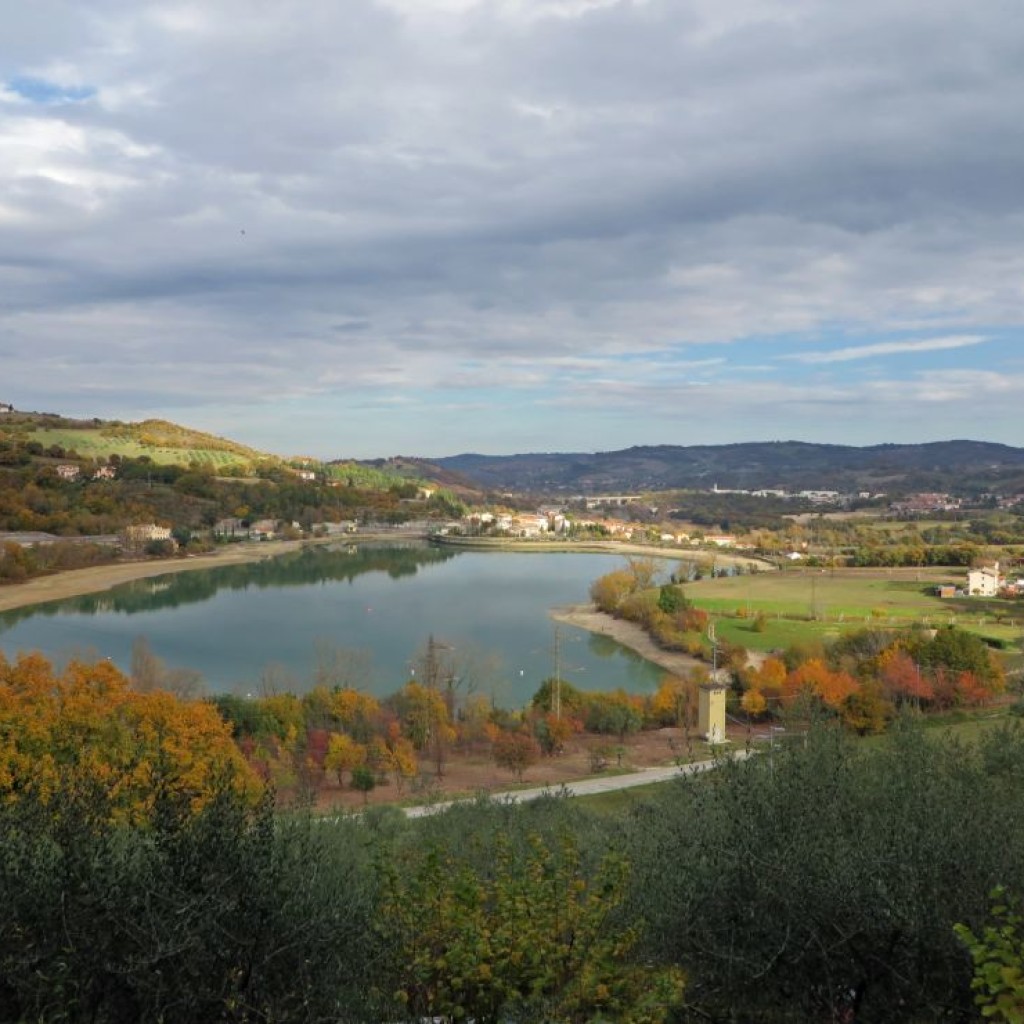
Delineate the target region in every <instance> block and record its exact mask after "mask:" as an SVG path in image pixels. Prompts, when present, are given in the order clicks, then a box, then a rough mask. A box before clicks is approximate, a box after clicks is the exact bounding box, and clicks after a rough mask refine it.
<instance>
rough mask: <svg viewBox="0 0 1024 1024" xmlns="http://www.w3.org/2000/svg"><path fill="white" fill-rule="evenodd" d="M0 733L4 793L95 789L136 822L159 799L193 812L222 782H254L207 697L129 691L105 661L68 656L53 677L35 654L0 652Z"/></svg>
mask: <svg viewBox="0 0 1024 1024" xmlns="http://www.w3.org/2000/svg"><path fill="white" fill-rule="evenodd" d="M0 737H2V741H0V794H2V795H4V796H6V797H7V798H8V799H13V800H17V799H20V798H21V797H22V796H23V795H25V794H28V793H31V794H32V795H33V798H34V799H37V800H39V801H40V802H41V803H43V804H46V803H47V802H49V801H51V800H53V799H54V798H55V797H56V795H57V794H58V793H59V792H61V791H62V790H66V791H72V792H74V791H78V790H82V791H86V790H94V789H95V790H98V791H99V792H101V793H102V794H103V804H104V806H105V808H106V811H105V813H106V814H109V815H110V816H111V817H113V818H117V819H123V820H127V821H146V820H148V819H149V818H150V817H151V816H152V815H153V814H154V812H155V811H156V810H157V809H158V808H159V807H169V806H174V807H176V808H178V809H179V810H180V811H182V812H187V813H194V812H196V811H197V810H199V809H201V808H202V806H203V805H204V804H205V802H206V801H207V800H208V799H210V797H211V794H212V793H213V792H214V791H215V789H216V788H217V787H218V786H223V785H225V784H227V785H229V786H230V787H232V788H233V789H235V790H237V791H238V792H240V793H247V794H250V795H252V796H255V794H256V793H257V792H258V789H259V786H258V784H257V782H256V779H255V777H254V776H253V774H252V772H251V771H250V770H249V768H248V766H247V765H246V763H245V761H244V759H243V758H242V756H241V754H240V752H239V751H238V748H237V747H236V746H235V744H234V742H233V741H232V738H231V730H230V727H229V726H228V724H227V723H226V722H225V721H224V720H223V719H222V718H221V717H220V715H219V714H218V713H217V710H216V709H215V708H214V707H213V706H212V705H210V704H207V703H205V702H200V701H181V700H179V699H178V698H176V697H175V696H173V695H172V694H170V693H166V692H162V691H155V692H153V693H136V692H135V691H133V690H132V689H131V687H130V685H129V681H128V679H127V678H126V677H125V676H123V675H122V674H121V673H120V672H119V671H118V669H117V668H116V667H115V666H114V665H112V664H111V663H110V662H108V661H101V662H97V663H96V664H92V665H90V664H85V663H83V662H79V661H72V662H70V663H69V664H68V666H67V668H66V669H65V670H64V672H63V673H62V674H61V675H59V676H58V675H55V674H54V672H53V670H52V668H51V666H50V664H49V662H48V661H47V660H46V659H45V658H43V657H42V656H41V655H38V654H30V655H23V656H21V657H19V659H18V660H17V661H16V662H14V663H10V662H8V661H6V659H4V658H3V656H2V655H0Z"/></svg>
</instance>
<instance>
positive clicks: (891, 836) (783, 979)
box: [628, 729, 1024, 1024]
mask: <svg viewBox="0 0 1024 1024" xmlns="http://www.w3.org/2000/svg"><path fill="white" fill-rule="evenodd" d="M1022 784H1024V731H1022V730H1020V729H1012V730H1011V729H1006V730H1000V731H999V732H998V733H997V734H993V735H990V736H988V737H987V738H986V739H985V740H984V741H982V742H980V743H979V745H978V746H977V747H970V746H963V745H960V744H958V743H956V742H954V741H953V740H949V739H945V738H940V739H930V738H928V737H927V736H926V735H924V734H922V733H920V732H918V731H908V730H899V731H898V733H897V735H896V736H894V737H892V738H891V740H887V742H886V743H885V744H884V745H882V746H878V747H868V746H865V745H863V744H862V745H859V746H855V745H853V744H852V743H851V742H850V741H849V740H847V739H845V738H844V737H842V736H841V735H839V734H838V733H837V732H834V731H831V730H824V729H823V730H819V731H816V732H814V733H813V734H812V735H811V736H810V737H809V739H808V743H807V746H806V749H805V748H804V747H803V746H802V745H797V746H796V748H794V749H790V750H787V751H779V750H776V751H775V753H774V755H773V756H772V757H768V756H762V757H760V758H755V759H753V760H752V761H750V762H747V763H742V764H731V763H730V764H723V765H722V767H721V769H720V770H719V771H718V772H715V773H712V774H711V775H709V776H707V777H705V778H701V779H694V780H693V781H689V782H684V783H679V784H678V785H673V787H672V789H671V791H670V792H669V793H668V794H667V795H666V796H665V797H664V798H663V799H661V800H659V801H657V802H656V803H653V804H652V805H651V806H650V807H649V808H648V809H646V810H645V811H643V812H641V813H640V814H638V815H637V817H636V818H635V819H634V821H633V822H632V824H631V826H630V832H631V834H630V837H629V839H628V846H629V847H631V849H632V853H631V855H632V857H633V859H634V862H635V864H636V873H635V878H634V884H633V887H632V895H631V900H630V902H629V905H628V913H630V914H631V915H632V916H634V918H646V919H647V920H648V921H649V922H650V931H649V942H650V944H651V947H650V948H651V949H653V950H656V951H657V952H658V953H659V954H660V955H663V956H666V957H668V958H670V959H671V960H672V961H674V962H675V963H676V964H678V965H679V966H680V967H681V968H682V969H683V970H684V971H685V972H686V975H687V979H688V981H687V1001H688V1004H689V1005H690V1006H691V1007H692V1009H693V1012H692V1015H691V1016H690V1017H687V1016H685V1015H684V1019H693V1020H702V1021H707V1020H713V1021H744V1022H768V1021H771V1022H773V1024H777V1022H783V1021H793V1022H796V1021H815V1020H820V1021H828V1020H838V1019H845V1020H857V1021H861V1020H863V1021H887V1022H889V1021H892V1022H898V1021H913V1022H914V1024H922V1022H926V1021H931V1020H940V1019H942V1020H948V1019H950V1017H951V1016H952V1017H953V1018H956V1019H968V1015H969V1013H970V1008H971V993H970V977H971V971H970V962H969V958H968V957H967V955H966V953H965V950H964V949H963V947H962V946H961V944H960V943H959V942H958V941H957V940H956V938H955V937H954V933H953V926H954V924H955V923H956V922H958V921H962V922H967V923H968V924H976V923H977V922H979V921H982V920H983V919H984V915H985V912H986V908H987V897H988V893H989V891H990V889H991V888H992V887H993V885H995V884H996V883H998V882H999V881H1001V880H1003V879H1006V878H1019V875H1020V870H1021V865H1022V864H1024V807H1022V802H1021V801H1020V799H1019V793H1020V791H1021V786H1022Z"/></svg>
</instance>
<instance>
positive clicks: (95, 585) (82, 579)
mask: <svg viewBox="0 0 1024 1024" xmlns="http://www.w3.org/2000/svg"><path fill="white" fill-rule="evenodd" d="M421 539H423V538H422V536H421V535H419V534H417V535H416V536H414V537H413V536H410V535H408V534H406V535H398V536H396V535H394V534H390V533H388V534H385V533H365V534H362V535H358V536H355V535H353V536H344V537H312V538H304V539H303V540H271V541H248V542H244V543H241V544H228V545H226V546H225V547H223V548H222V549H220V550H218V551H216V552H212V553H210V554H206V555H186V556H185V557H184V558H158V559H153V560H152V561H145V562H114V563H110V564H108V565H92V566H88V567H87V568H85V569H66V570H64V571H63V572H55V573H53V574H51V575H49V576H36V577H35V578H34V579H31V580H26V581H25V582H24V583H10V584H7V585H5V586H3V587H0V612H9V611H13V610H14V609H16V608H24V607H25V606H26V605H31V604H45V603H48V602H50V601H63V600H64V599H65V598H68V597H81V596H82V595H83V594H98V593H101V592H102V591H104V590H110V589H111V588H112V587H116V586H118V585H119V584H121V583H131V582H132V581H134V580H143V579H148V578H149V577H151V576H169V575H172V574H177V573H179V572H191V571H193V570H196V569H216V568H217V567H218V566H222V565H245V564H248V563H251V562H261V561H263V560H264V559H267V558H277V557H279V556H281V555H287V554H290V553H291V552H293V551H298V550H300V549H301V548H303V547H306V546H307V545H310V544H331V543H339V542H342V543H348V544H354V543H359V542H361V541H366V542H371V543H379V542H380V541H389V542H390V541H398V540H403V541H404V540H421Z"/></svg>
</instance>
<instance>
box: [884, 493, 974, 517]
mask: <svg viewBox="0 0 1024 1024" xmlns="http://www.w3.org/2000/svg"><path fill="white" fill-rule="evenodd" d="M960 505H961V502H960V499H959V498H954V497H953V496H952V495H951V494H937V493H928V494H910V495H907V497H906V498H904V499H903V500H902V501H894V502H892V503H891V504H890V505H889V511H890V512H895V513H896V514H897V515H925V514H927V513H928V512H953V511H955V510H956V509H958V508H960Z"/></svg>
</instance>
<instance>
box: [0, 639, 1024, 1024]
mask: <svg viewBox="0 0 1024 1024" xmlns="http://www.w3.org/2000/svg"><path fill="white" fill-rule="evenodd" d="M4 671H5V676H4V680H3V682H2V683H0V694H2V695H3V698H4V701H5V704H4V708H5V711H4V715H3V717H2V719H0V745H2V746H3V749H4V752H5V755H4V756H5V758H6V760H5V761H4V765H5V767H4V769H3V779H4V790H3V793H2V794H0V901H2V905H3V906H4V914H3V916H2V918H0V1019H3V1020H32V1021H39V1022H50V1021H55V1022H56V1021H60V1022H77V1021H90V1022H96V1024H108V1022H110V1024H114V1022H117V1024H120V1022H122V1021H124V1022H128V1021H137V1020H174V1021H176V1022H182V1024H190V1022H197V1024H198V1022H206V1021H212V1020H225V1021H237V1022H243V1021H244V1022H257V1021H259V1022H269V1021H283V1020H288V1021H295V1020H297V1021H339V1022H345V1021H351V1022H356V1021H359V1022H362V1021H366V1022H371V1021H373V1022H379V1021H382V1020H387V1021H394V1022H402V1021H418V1020H423V1019H425V1018H438V1019H441V1020H469V1019H475V1020H478V1021H524V1022H525V1021H534V1020H545V1021H565V1022H581V1024H582V1022H584V1021H600V1020H606V1021H636V1022H642V1021H662V1020H664V1021H703V1022H707V1021H711V1022H719V1024H727V1022H737V1021H744V1022H749V1024H787V1022H790V1021H792V1022H794V1024H795V1022H806V1021H812V1022H814V1021H820V1022H821V1024H826V1022H832V1021H837V1020H845V1021H887V1022H897V1024H899V1022H908V1024H910V1022H913V1024H925V1022H929V1021H940V1020H942V1021H949V1020H956V1021H964V1022H966V1021H968V1020H970V1019H972V1014H973V1012H974V1011H973V997H974V993H973V992H972V987H971V981H972V962H971V953H970V952H969V951H968V949H967V947H966V946H965V945H964V944H963V943H962V942H961V939H960V938H958V937H957V932H956V931H954V926H955V925H958V924H959V925H962V926H963V927H962V928H960V929H958V931H959V934H960V936H961V937H962V938H963V940H964V941H966V942H971V941H972V938H971V937H972V936H978V937H979V938H978V939H977V941H976V943H975V946H974V947H972V949H975V954H974V955H975V957H976V958H979V962H981V963H983V964H984V963H987V962H988V959H986V958H987V957H990V955H991V956H996V957H1002V958H1003V960H1002V961H1001V962H1004V963H1005V962H1006V960H1005V958H1006V957H1007V956H1009V957H1010V959H1011V960H1012V954H1013V953H1014V950H1015V949H1016V948H1017V947H1016V945H1014V943H1015V942H1016V939H1015V938H1014V937H1013V935H1008V934H1006V933H1005V931H999V927H1001V925H1006V924H1010V925H1012V924H1013V922H1012V921H1010V920H1009V919H1003V920H1002V921H1001V923H1000V922H998V921H997V925H996V926H991V925H990V920H989V917H988V912H989V893H990V892H991V891H992V889H993V887H995V886H996V885H999V884H1003V885H1006V886H1008V887H1010V888H1011V889H1016V890H1019V889H1020V888H1021V885H1022V881H1024V880H1022V879H1021V870H1022V869H1021V865H1022V864H1024V805H1022V804H1021V801H1019V800H1018V799H1016V798H1015V794H1017V793H1019V792H1020V788H1021V785H1022V784H1024V730H1022V729H1021V728H1019V727H1017V728H1013V727H1006V728H1002V729H994V730H989V731H988V732H987V733H986V734H985V737H984V739H983V740H981V741H979V742H978V744H977V745H976V746H965V745H961V744H959V743H957V742H955V741H954V740H951V739H948V738H942V737H939V738H931V737H929V735H928V734H926V733H923V732H921V731H920V730H918V729H914V728H911V727H909V726H904V725H901V726H900V727H899V728H898V729H897V730H896V731H895V732H894V733H893V735H892V736H891V738H888V739H887V740H886V741H885V742H884V743H883V744H881V745H878V744H872V745H855V744H854V743H853V742H852V741H851V740H849V739H847V738H846V737H845V736H844V735H843V734H842V733H840V732H838V731H836V730H834V729H831V728H828V727H826V726H819V727H816V728H813V729H812V730H811V731H810V733H809V734H808V736H807V737H806V739H805V740H804V741H802V742H797V743H794V744H785V745H782V746H778V747H776V748H774V749H773V750H772V751H771V752H766V753H765V754H764V755H762V756H761V757H758V758H753V759H751V760H749V761H746V762H742V763H733V762H723V763H722V764H721V765H720V766H719V769H718V770H717V771H716V772H713V773H710V774H707V775H703V776H699V777H694V778H691V779H688V780H685V781H680V782H678V783H673V784H669V785H666V786H665V787H663V788H662V789H661V790H659V791H658V793H657V794H656V795H654V796H651V797H649V798H647V800H646V801H645V802H641V803H639V804H637V805H636V806H635V809H634V810H633V811H632V812H627V813H623V814H621V815H620V816H619V817H617V818H614V819H611V818H604V817H599V816H598V814H597V812H594V811H588V810H586V809H585V808H583V807H581V806H579V805H578V804H575V803H573V802H570V801H566V800H564V799H559V798H549V799H546V800H542V801H540V802H538V803H536V804H533V805H526V806H514V805H510V804H503V803H489V802H476V803H471V804H466V805H462V806H457V807H455V808H453V809H452V810H450V811H448V812H446V813H440V814H436V815H434V816H431V817H428V818H425V819H421V820H416V821H413V820H408V819H406V818H405V817H404V816H403V815H402V814H401V813H400V812H399V811H397V810H394V809H389V808H379V809H371V810H369V811H367V812H366V815H365V817H363V818H362V819H353V818H350V819H340V820H338V819H334V820H330V821H322V820H321V821H316V820H314V819H310V818H309V817H307V816H306V815H305V814H302V813H292V814H281V813H275V811H274V810H273V808H272V806H271V803H270V802H269V800H263V801H260V800H254V799H253V795H252V793H251V792H250V791H249V789H248V788H247V787H241V788H240V787H239V786H237V785H234V784H232V783H231V779H232V778H233V776H231V775H230V774H226V773H224V772H212V771H211V772H206V773H205V774H204V775H203V780H202V781H203V786H202V789H201V793H202V798H201V799H199V800H197V799H195V798H194V794H193V793H192V790H191V788H189V787H188V786H187V785H186V782H187V771H186V768H187V765H188V764H190V763H193V762H194V761H195V759H196V758H197V757H199V756H200V755H202V753H203V751H204V750H206V749H207V747H208V740H207V739H204V738H203V734H202V733H198V734H197V733H194V732H187V733H186V732H182V731H181V730H170V731H167V732H166V733H165V734H164V739H165V740H166V743H163V744H160V745H158V746H156V747H154V746H153V739H152V737H151V736H150V733H149V732H147V730H146V728H144V722H145V720H146V719H147V718H150V719H152V720H153V721H154V723H166V718H165V717H161V716H160V714H159V713H157V714H150V713H145V714H144V713H143V711H142V708H143V707H145V704H144V702H143V703H142V704H140V705H139V707H138V709H136V711H135V712H134V713H133V714H131V715H128V716H127V718H126V717H125V712H124V711H123V710H122V711H119V710H117V709H118V708H121V709H126V708H128V707H132V708H134V707H135V701H134V698H130V697H129V695H127V694H124V693H123V692H122V691H121V690H120V688H119V686H118V685H115V684H114V681H113V680H112V677H111V676H110V675H109V674H107V673H106V672H104V671H103V667H102V666H94V667H92V668H88V669H87V668H85V667H77V668H75V669H73V670H69V673H67V674H65V675H63V676H61V677H60V678H54V677H53V676H52V675H50V676H48V675H47V673H46V672H45V671H44V670H43V668H42V666H41V665H40V664H39V663H38V662H37V661H34V660H31V659H29V660H26V661H24V662H23V663H21V664H20V665H19V666H14V667H13V668H12V667H11V666H7V667H6V668H5V670H4ZM86 683H90V684H91V685H88V686H87V685H86ZM551 689H552V688H551V687H548V693H549V694H550V692H551ZM105 696H112V697H113V698H114V700H113V703H112V708H113V709H114V710H113V712H112V713H111V714H109V715H108V714H106V713H105V709H104V705H103V703H102V701H101V698H103V697H105ZM146 696H147V695H138V697H139V700H140V701H141V700H142V698H144V697H146ZM170 701H171V699H170V698H168V697H166V695H162V704H167V703H168V702H170ZM345 701H347V702H348V703H344V702H343V706H340V707H337V708H336V709H335V710H336V713H338V714H339V716H341V717H345V718H346V720H348V721H349V722H351V723H356V722H358V721H360V720H361V719H363V718H365V717H366V716H367V715H370V714H371V712H372V708H369V707H362V706H359V704H358V702H353V700H352V699H350V698H345ZM179 710H180V709H179ZM278 711H279V713H280V715H281V716H282V717H281V718H279V719H278V721H279V723H280V724H281V725H283V724H284V721H285V720H286V719H287V717H288V716H287V713H286V712H287V708H286V706H285V705H282V707H281V708H279V709H278ZM325 713H326V712H325ZM160 728H162V726H161V727H160ZM160 728H156V733H159V732H160ZM105 730H106V732H105ZM156 733H154V735H156ZM107 734H109V737H110V739H111V743H110V744H109V745H108V744H106V743H104V744H99V743H98V737H100V736H101V735H107ZM30 741H31V742H32V743H35V744H36V745H37V746H36V747H35V748H33V750H32V755H33V756H32V757H31V758H28V757H26V756H23V755H24V754H25V752H26V751H27V750H28V747H27V744H28V743H29V742H30ZM76 749H77V750H78V751H79V752H78V753H76ZM133 749H134V750H136V751H137V756H136V757H129V756H127V754H128V752H129V751H131V750H133ZM160 751H162V752H163V753H162V757H163V761H164V771H163V773H162V774H153V773H143V774H141V775H140V774H138V773H137V772H136V768H137V767H138V766H139V765H140V764H141V763H142V762H143V761H144V760H147V759H148V760H153V759H154V758H155V759H156V760H160V757H161V755H160V753H159V752H160ZM178 759H180V761H181V765H182V769H181V771H179V772H177V773H175V772H174V771H173V770H172V769H173V767H174V765H175V763H176V760H178ZM37 764H43V765H45V764H52V765H53V766H54V767H53V769H52V770H51V769H47V770H46V771H42V772H40V771H39V770H38V769H37ZM53 771H57V772H58V774H57V775H53V774H52V772H53ZM61 772H63V774H60V773H61ZM37 776H40V777H41V778H43V779H44V780H45V779H50V778H57V779H58V781H59V784H58V785H56V786H54V785H50V784H49V783H48V782H47V783H46V784H45V785H44V784H42V783H40V784H36V782H35V780H36V777H37ZM179 777H180V778H181V779H182V783H181V784H182V786H185V789H184V790H182V789H179V788H178V787H177V786H176V785H168V784H166V783H167V780H173V779H175V778H179ZM126 780H130V786H129V788H128V790H125V788H124V786H123V784H122V783H123V782H125V781H126ZM147 780H149V783H148V784H149V785H150V788H151V792H146V790H145V788H144V787H145V785H146V784H147ZM161 780H164V781H161ZM133 808H136V809H138V808H143V809H144V813H143V812H141V811H138V810H131V809H133ZM126 811H131V812H130V813H126ZM986 925H990V927H989V929H988V930H986ZM992 927H995V928H996V931H992ZM999 943H1002V945H999ZM975 947H976V948H975ZM982 947H984V948H985V949H986V950H989V951H991V953H990V952H984V951H983V952H980V953H979V952H977V949H981V948H982ZM1007 949H1008V950H1009V952H1007ZM1010 966H1011V967H1013V966H1014V964H1013V963H1010ZM1018 966H1019V965H1018ZM988 974H991V972H988ZM988 974H986V976H988ZM989 980H990V982H991V983H992V985H1004V986H1005V983H1006V975H1005V974H999V975H998V977H997V976H996V975H994V974H992V975H991V977H990V978H989ZM684 981H685V987H684V984H683V983H684ZM1001 991H1002V989H1000V992H1001ZM1001 1005H1005V1004H1001ZM1006 1019H1009V1020H1012V1019H1014V1018H1013V1017H1012V1016H1011V1017H1007V1018H1006Z"/></svg>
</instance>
